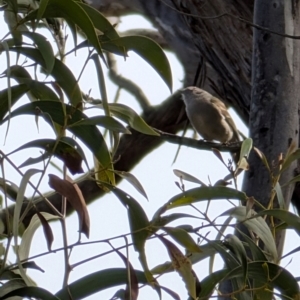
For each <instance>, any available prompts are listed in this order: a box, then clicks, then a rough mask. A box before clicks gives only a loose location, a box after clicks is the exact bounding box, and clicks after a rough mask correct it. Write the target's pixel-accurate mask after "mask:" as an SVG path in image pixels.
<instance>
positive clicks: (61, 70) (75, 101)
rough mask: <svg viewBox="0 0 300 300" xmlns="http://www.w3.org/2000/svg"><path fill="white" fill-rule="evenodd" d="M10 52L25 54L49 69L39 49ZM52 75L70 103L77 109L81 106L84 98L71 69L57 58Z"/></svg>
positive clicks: (19, 49)
mask: <svg viewBox="0 0 300 300" xmlns="http://www.w3.org/2000/svg"><path fill="white" fill-rule="evenodd" d="M10 51H14V52H17V53H19V54H23V55H24V56H25V57H28V58H30V59H32V60H33V61H34V62H36V63H38V64H39V65H41V66H42V67H43V68H46V67H47V65H46V62H45V60H44V58H43V56H42V54H41V52H40V51H39V50H37V49H33V48H29V47H14V48H10ZM51 75H52V76H53V77H54V79H55V81H56V83H57V84H58V85H59V86H60V87H61V88H62V89H63V91H64V92H65V93H66V95H67V97H68V99H69V101H70V103H71V104H72V105H73V106H75V107H77V106H78V105H80V104H81V102H82V96H81V91H80V88H79V85H78V82H77V80H76V78H75V77H74V75H73V73H72V72H71V71H70V69H69V68H68V67H67V66H66V65H65V64H64V63H63V62H61V61H60V60H59V59H57V58H55V62H54V66H53V69H52V72H51Z"/></svg>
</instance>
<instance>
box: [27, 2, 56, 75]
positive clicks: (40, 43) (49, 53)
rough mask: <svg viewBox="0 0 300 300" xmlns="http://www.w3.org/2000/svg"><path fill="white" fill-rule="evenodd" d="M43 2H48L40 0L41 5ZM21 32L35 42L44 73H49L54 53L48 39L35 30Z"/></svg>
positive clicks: (52, 66)
mask: <svg viewBox="0 0 300 300" xmlns="http://www.w3.org/2000/svg"><path fill="white" fill-rule="evenodd" d="M45 2H48V0H46V1H45V0H43V1H41V5H43V4H44V3H45ZM41 5H40V7H39V12H40V9H41V8H43V7H42V6H41ZM46 5H47V4H46ZM22 34H23V35H25V36H26V37H28V38H30V39H31V40H32V41H33V42H34V43H35V45H36V46H37V48H38V50H39V51H40V53H41V55H42V57H43V59H44V61H45V66H46V68H45V70H46V74H51V72H52V70H53V68H54V63H55V55H54V52H53V49H52V46H51V44H50V43H49V41H48V40H47V39H46V38H45V36H43V35H41V34H39V33H37V32H29V31H24V32H22Z"/></svg>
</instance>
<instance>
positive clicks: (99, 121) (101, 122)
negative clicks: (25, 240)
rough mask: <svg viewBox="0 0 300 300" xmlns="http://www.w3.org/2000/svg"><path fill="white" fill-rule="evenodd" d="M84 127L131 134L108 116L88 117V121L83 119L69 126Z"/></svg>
mask: <svg viewBox="0 0 300 300" xmlns="http://www.w3.org/2000/svg"><path fill="white" fill-rule="evenodd" d="M84 125H97V126H102V127H104V128H106V129H108V130H112V131H116V132H121V133H125V134H131V132H130V131H129V130H128V129H127V128H126V127H125V126H124V125H123V124H121V123H120V122H119V121H117V120H115V119H114V118H112V117H108V116H98V117H90V118H88V119H83V120H81V121H79V122H77V123H74V124H72V125H70V126H69V128H70V127H74V126H84Z"/></svg>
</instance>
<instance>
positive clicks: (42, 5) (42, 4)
mask: <svg viewBox="0 0 300 300" xmlns="http://www.w3.org/2000/svg"><path fill="white" fill-rule="evenodd" d="M48 3H49V0H40V5H39V9H38V12H37V16H36V18H37V21H39V20H40V19H41V18H42V17H43V15H44V13H45V10H46V8H47V5H48Z"/></svg>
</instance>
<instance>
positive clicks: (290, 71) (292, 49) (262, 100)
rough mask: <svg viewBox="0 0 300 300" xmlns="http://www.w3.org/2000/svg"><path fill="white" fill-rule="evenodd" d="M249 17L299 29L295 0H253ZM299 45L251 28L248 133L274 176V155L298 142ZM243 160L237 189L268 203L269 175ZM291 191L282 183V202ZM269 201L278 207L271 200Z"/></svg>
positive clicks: (285, 177) (280, 239) (254, 160)
mask: <svg viewBox="0 0 300 300" xmlns="http://www.w3.org/2000/svg"><path fill="white" fill-rule="evenodd" d="M292 3H293V6H292ZM254 23H255V24H257V25H259V26H262V27H266V28H269V29H270V30H273V31H275V32H279V33H283V34H284V33H286V34H290V35H299V31H300V30H299V4H296V3H295V2H294V1H286V0H281V1H270V0H260V1H256V4H255V10H254ZM299 46H300V43H299V41H297V40H293V39H290V38H285V37H283V36H279V35H275V34H272V33H270V32H268V31H264V30H258V29H255V30H254V43H253V62H252V102H251V109H250V122H249V129H250V137H251V138H252V139H253V142H254V146H255V147H257V148H258V149H259V150H261V151H262V152H263V153H264V154H265V156H266V158H267V160H268V162H269V165H270V168H271V171H272V175H274V176H275V175H276V174H277V173H278V164H279V159H280V155H281V154H283V155H285V154H286V153H287V150H288V148H289V146H290V145H291V143H294V146H295V147H297V146H298V131H299V115H298V109H299V108H298V101H299V92H300V85H299V84H300V82H299V72H300V65H299V53H300V49H299ZM249 163H250V171H249V172H246V175H245V180H244V186H243V190H244V191H245V192H246V194H247V195H248V196H254V197H255V199H256V200H258V201H259V202H260V203H261V204H263V205H264V206H265V207H268V205H269V201H270V196H271V192H272V188H274V186H272V178H271V177H272V176H270V174H269V172H268V171H267V169H266V167H265V166H264V165H263V163H262V161H261V160H260V159H259V158H258V156H257V155H256V154H254V153H252V154H251V156H250V159H249ZM295 168H296V162H294V163H293V164H292V165H291V166H290V167H289V168H288V169H287V170H286V171H285V172H284V173H283V174H282V176H281V179H280V183H281V184H282V183H286V182H288V181H289V180H290V179H292V177H293V173H294V170H295ZM292 192H293V186H287V187H286V188H284V189H283V195H284V199H285V203H286V207H288V205H289V202H290V199H291V195H292ZM274 206H275V207H278V203H277V201H276V202H275V203H274ZM283 235H284V231H281V232H280V234H279V235H278V236H277V239H276V242H277V249H278V254H279V257H280V256H281V254H282V248H283V243H284V236H283Z"/></svg>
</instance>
